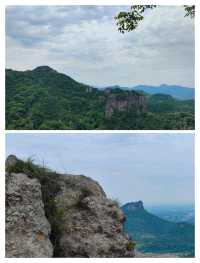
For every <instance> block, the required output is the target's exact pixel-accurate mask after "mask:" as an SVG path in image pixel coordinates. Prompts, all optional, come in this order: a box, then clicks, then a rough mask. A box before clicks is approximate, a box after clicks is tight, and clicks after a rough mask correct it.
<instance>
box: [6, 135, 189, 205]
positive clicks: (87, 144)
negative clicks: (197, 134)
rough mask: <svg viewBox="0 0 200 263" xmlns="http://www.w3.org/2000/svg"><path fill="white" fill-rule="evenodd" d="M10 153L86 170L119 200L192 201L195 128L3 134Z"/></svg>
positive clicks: (67, 168) (60, 167) (53, 165)
mask: <svg viewBox="0 0 200 263" xmlns="http://www.w3.org/2000/svg"><path fill="white" fill-rule="evenodd" d="M10 154H15V155H16V156H17V157H18V158H22V159H24V160H26V159H27V158H29V157H33V159H35V162H36V163H38V164H43V161H44V163H45V165H46V166H47V167H50V168H51V169H52V170H54V171H55V170H56V171H58V172H61V173H70V174H84V175H85V176H89V177H91V178H93V179H94V180H96V181H98V182H99V183H100V185H101V186H102V187H103V189H104V191H105V192H106V194H107V195H108V196H109V197H111V198H114V199H118V200H119V201H120V203H121V204H124V203H126V202H130V201H137V200H142V201H143V202H144V205H145V207H147V206H148V205H152V204H153V205H158V204H162V205H168V204H172V205H175V206H176V205H185V204H191V205H194V135H193V134H123V133H122V134H117V133H114V134H91V133H90V134H89V133H88V134H87V133H85V134H80V133H76V134H73V133H72V134H69V133H68V134H62V133H60V134H47V133H46V134H38V133H37V134H36V133H35V134H7V136H6V155H7V156H8V155H10Z"/></svg>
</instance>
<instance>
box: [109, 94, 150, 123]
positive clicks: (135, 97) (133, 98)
mask: <svg viewBox="0 0 200 263" xmlns="http://www.w3.org/2000/svg"><path fill="white" fill-rule="evenodd" d="M106 93H107V99H106V105H105V117H106V118H107V119H109V118H111V117H112V115H113V114H114V112H123V111H130V110H131V111H134V112H135V113H137V114H138V113H142V112H145V111H146V108H147V106H146V100H145V97H144V96H143V95H142V94H140V93H136V92H128V91H127V92H126V93H113V91H110V90H107V91H106Z"/></svg>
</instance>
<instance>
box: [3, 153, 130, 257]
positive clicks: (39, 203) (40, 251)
mask: <svg viewBox="0 0 200 263" xmlns="http://www.w3.org/2000/svg"><path fill="white" fill-rule="evenodd" d="M8 158H9V157H8ZM13 160H14V159H13V156H12V162H9V160H7V170H8V172H7V173H6V257H134V250H133V247H132V246H131V244H132V243H131V242H132V241H131V240H130V239H129V238H128V236H127V235H126V234H125V233H124V231H123V222H124V220H125V217H124V214H123V212H122V210H121V209H120V208H119V206H118V205H117V204H116V202H114V201H112V200H110V199H108V198H107V197H106V194H105V193H104V191H103V189H102V188H101V186H100V185H99V184H98V183H97V182H95V181H94V180H92V179H91V178H88V177H85V176H83V175H76V176H74V175H62V174H59V175H58V174H56V180H55V181H54V184H56V186H54V187H56V189H58V190H56V192H55V193H56V194H55V195H53V198H51V199H50V200H51V204H52V203H53V205H52V206H51V209H49V210H47V207H48V205H49V203H47V202H49V201H48V200H46V199H45V198H44V196H46V195H47V193H44V191H48V189H49V186H48V185H46V188H45V184H47V183H48V181H49V180H52V179H50V178H48V179H49V180H47V179H46V176H50V175H49V170H48V172H46V173H45V170H44V169H43V170H42V169H41V170H37V176H36V178H34V176H33V171H34V169H33V168H32V169H31V170H32V175H31V178H30V175H29V173H28V172H27V174H28V175H27V174H25V173H24V169H23V165H22V161H20V162H21V165H20V167H21V168H20V169H22V172H21V173H19V172H18V173H14V172H13V171H14V170H15V167H14V166H15V165H16V163H17V162H18V159H16V160H15V161H13ZM9 163H11V164H12V165H13V168H12V167H11V168H12V169H10V167H9ZM24 164H25V162H24ZM29 166H30V165H29ZM33 167H34V166H33ZM37 169H39V168H37ZM18 170H19V168H18V169H17V171H18ZM40 171H41V174H40V175H39V177H38V174H39V172H40ZM53 176H54V174H53V173H52V174H51V177H53ZM38 178H39V179H38ZM44 178H45V180H44ZM44 182H45V183H44ZM45 189H46V190H45ZM52 218H53V219H52ZM52 222H53V223H52Z"/></svg>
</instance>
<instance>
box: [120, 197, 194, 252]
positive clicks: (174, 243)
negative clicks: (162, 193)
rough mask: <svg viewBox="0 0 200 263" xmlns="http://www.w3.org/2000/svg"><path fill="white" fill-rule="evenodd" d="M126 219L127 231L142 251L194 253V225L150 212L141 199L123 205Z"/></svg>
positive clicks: (137, 247)
mask: <svg viewBox="0 0 200 263" xmlns="http://www.w3.org/2000/svg"><path fill="white" fill-rule="evenodd" d="M122 210H123V211H124V213H125V216H126V221H125V223H124V229H125V231H126V232H127V233H128V234H129V235H130V237H131V238H132V239H133V240H134V241H136V249H137V250H138V251H140V252H142V253H158V254H162V253H179V254H180V253H181V254H183V255H185V256H193V255H194V226H192V225H190V224H187V223H173V222H170V221H167V220H164V219H161V218H159V217H158V216H155V215H153V214H151V213H149V212H148V211H147V210H146V209H145V208H144V206H143V203H142V202H141V201H139V202H131V203H127V204H125V205H124V206H123V207H122Z"/></svg>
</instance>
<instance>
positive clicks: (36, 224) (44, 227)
mask: <svg viewBox="0 0 200 263" xmlns="http://www.w3.org/2000/svg"><path fill="white" fill-rule="evenodd" d="M50 229H51V228H50V224H49V222H48V221H47V219H46V217H45V211H44V205H43V202H42V193H41V186H40V183H39V182H38V180H37V179H30V178H28V176H27V175H25V174H15V173H11V174H7V175H6V257H51V256H52V255H53V247H52V244H51V242H50V240H49V234H50Z"/></svg>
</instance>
